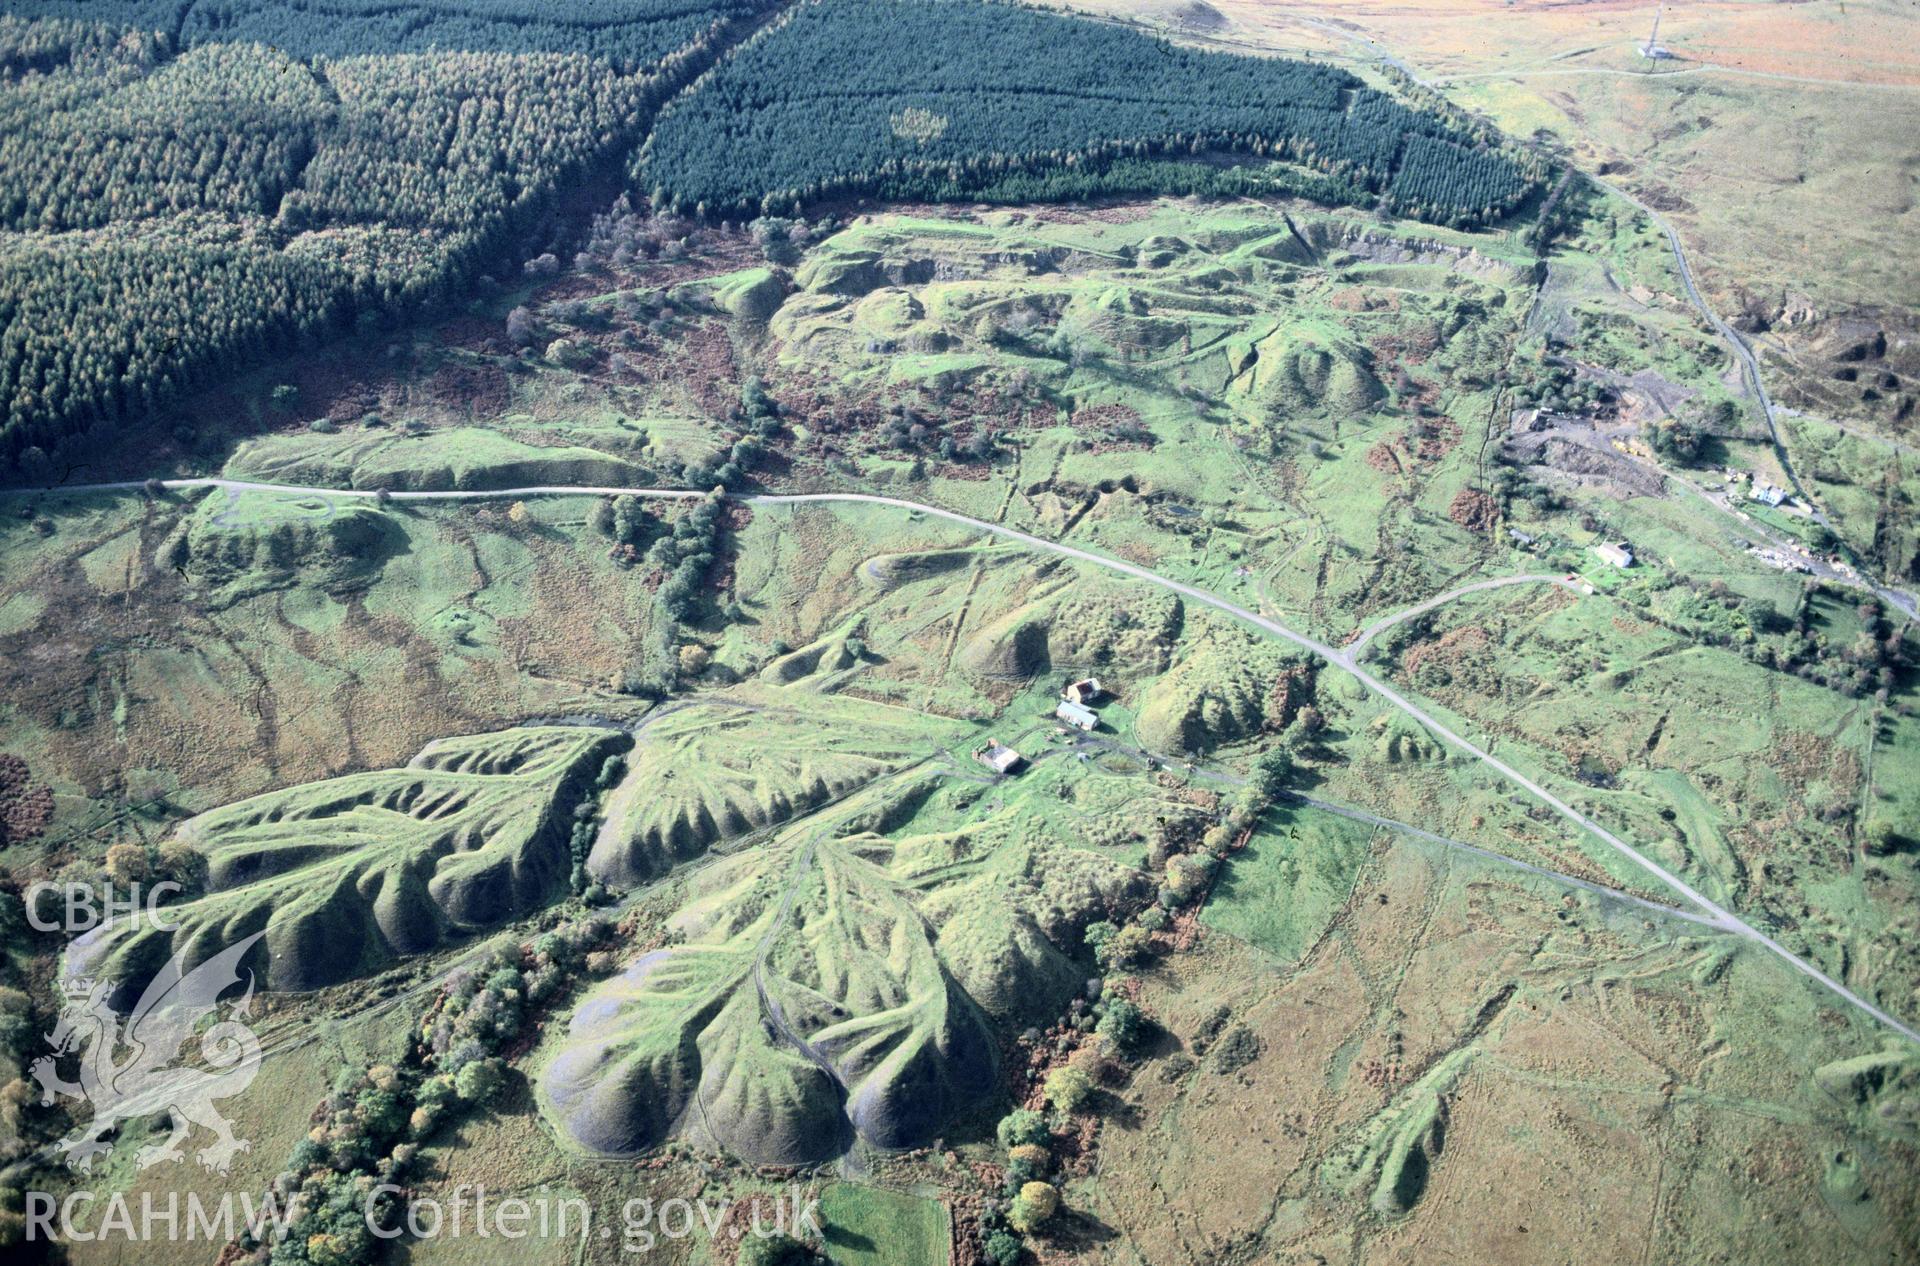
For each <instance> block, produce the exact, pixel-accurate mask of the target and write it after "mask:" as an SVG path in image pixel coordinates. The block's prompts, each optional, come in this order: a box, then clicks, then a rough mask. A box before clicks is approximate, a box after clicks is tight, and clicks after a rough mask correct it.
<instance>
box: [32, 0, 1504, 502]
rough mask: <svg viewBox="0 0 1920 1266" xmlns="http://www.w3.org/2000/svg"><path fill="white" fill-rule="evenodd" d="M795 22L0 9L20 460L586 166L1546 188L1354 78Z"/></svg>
mask: <svg viewBox="0 0 1920 1266" xmlns="http://www.w3.org/2000/svg"><path fill="white" fill-rule="evenodd" d="M778 2H779V0H555V2H553V3H539V2H538V0H278V2H274V0H267V2H265V3H243V0H165V2H159V0H84V2H83V0H0V466H4V465H6V464H8V463H10V462H17V464H18V465H19V466H20V468H21V469H22V470H23V471H27V472H28V473H29V475H30V477H38V476H42V475H46V476H51V475H54V474H57V472H58V470H59V469H61V468H65V467H71V466H74V465H76V464H78V463H81V462H84V461H85V460H86V455H87V454H88V453H89V452H91V451H92V450H93V446H94V445H96V444H98V443H100V442H103V441H105V440H106V439H107V437H110V436H111V434H112V430H113V428H114V427H115V426H116V425H117V424H118V423H119V422H120V421H121V420H123V419H125V418H127V417H129V416H148V415H151V414H153V413H154V412H156V411H158V410H163V409H164V408H165V407H166V406H167V405H168V404H169V403H170V402H171V401H172V400H174V399H175V398H177V396H178V395H179V393H181V392H183V391H186V390H188V389H191V388H192V387H194V386H196V385H197V384H200V383H204V382H206V381H208V380H209V379H211V378H214V377H217V376H220V375H225V374H231V373H234V372H237V371H240V370H242V369H245V368H248V367H250V366H253V365H256V364H258V363H259V362H260V361H261V360H262V359H264V358H268V357H272V356H275V355H279V354H283V353H285V352H288V351H292V350H294V349H295V348H297V347H299V346H301V345H302V344H304V343H311V342H313V341H315V340H319V339H323V338H326V337H330V336H334V335H338V334H340V333H343V332H345V331H347V330H350V329H352V328H354V327H355V326H356V324H357V323H359V322H363V321H366V320H369V319H383V318H386V317H388V316H391V315H394V314H397V313H402V312H406V311H412V310H418V309H420V308H421V307H423V306H432V305H444V304H447V303H449V302H452V301H455V300H457V299H459V298H460V297H461V296H462V295H463V293H465V292H466V290H467V288H468V287H469V286H470V284H471V283H472V282H473V281H474V280H476V279H477V278H478V277H479V276H481V275H482V274H484V273H489V272H493V273H496V274H497V273H498V270H499V269H500V268H501V266H502V262H503V261H502V259H501V256H502V253H503V252H506V251H510V250H513V249H516V248H517V247H518V246H519V245H522V244H524V243H523V240H524V238H525V237H526V235H527V233H528V232H530V231H531V230H532V228H533V226H534V225H536V224H537V223H539V222H540V219H541V217H542V216H544V215H545V214H546V210H547V208H549V207H550V206H551V205H553V201H554V197H555V195H556V194H558V193H559V192H560V191H562V190H564V189H566V188H568V187H570V186H572V185H575V184H577V183H579V182H580V181H581V180H583V179H586V178H588V177H589V176H593V177H595V178H617V177H618V175H619V174H620V173H622V172H628V173H631V172H632V171H634V170H637V171H638V173H639V175H640V182H639V184H638V186H637V187H638V189H640V190H641V191H642V192H649V193H650V192H653V191H654V190H655V189H656V188H657V189H658V190H659V192H660V197H661V198H662V199H663V200H665V201H668V202H674V203H677V204H681V205H683V206H684V207H685V208H686V209H688V210H693V209H696V208H697V207H699V206H701V205H704V207H705V209H706V210H707V211H708V212H709V213H710V214H713V215H715V216H720V215H726V216H729V217H732V216H740V215H745V214H752V213H757V212H759V211H761V210H763V209H773V208H777V209H779V210H782V211H785V210H787V209H788V208H789V207H791V206H792V205H793V204H794V203H796V202H805V201H807V200H810V199H812V198H816V197H821V196H824V195H828V194H835V193H846V192H866V193H872V194H876V195H878V196H881V197H887V198H900V199H922V198H942V197H968V198H980V199H985V200H991V201H999V202H1027V201H1057V200H1061V199H1068V198H1088V197H1095V196H1103V195H1114V194H1130V195H1152V194H1160V193H1178V194H1225V195H1254V196H1267V195H1273V194H1282V193H1291V194H1298V195H1302V196H1307V197H1312V198H1317V199H1320V200H1322V201H1326V202H1346V203H1378V204H1379V205H1382V206H1384V207H1385V208H1387V209H1389V210H1397V211H1401V212H1404V213H1408V214H1413V215H1418V216H1421V217H1424V218H1427V219H1432V220H1436V221H1440V222H1445V223H1472V222H1478V221H1481V220H1484V219H1487V218H1490V217H1492V216H1495V215H1498V214H1501V213H1502V212H1504V211H1506V210H1509V209H1511V208H1512V207H1513V206H1514V205H1515V204H1516V203H1517V202H1518V201H1519V200H1520V199H1521V198H1522V197H1524V196H1525V194H1526V193H1527V191H1528V190H1529V188H1531V187H1532V175H1533V169H1532V168H1531V167H1529V166H1527V165H1526V162H1528V161H1531V160H1519V159H1516V158H1515V157H1514V155H1513V153H1512V152H1511V151H1509V150H1506V149H1502V148H1499V147H1497V146H1495V145H1494V144H1492V140H1493V138H1492V137H1491V136H1490V135H1489V134H1485V133H1477V132H1476V131H1475V128H1474V125H1471V124H1469V123H1467V122H1465V121H1464V120H1462V119H1460V118H1457V117H1453V116H1448V115H1444V114H1441V113H1438V112H1436V111H1433V110H1425V109H1412V108H1409V107H1408V106H1406V105H1404V104H1402V103H1400V102H1398V101H1395V100H1394V99H1392V98H1391V97H1389V96H1387V95H1385V94H1383V93H1380V92H1377V91H1375V90H1373V89H1371V88H1368V87H1367V86H1366V85H1364V84H1363V83H1361V82H1360V81H1359V80H1358V79H1356V78H1354V77H1353V76H1351V75H1349V74H1347V73H1346V72H1344V71H1341V70H1337V69H1334V68H1332V67H1328V66H1320V65H1315V64H1311V63H1307V62H1300V61H1284V60H1277V59H1260V58H1250V57H1238V56H1228V55H1222V54H1211V53H1201V52H1195V51H1192V50H1189V49H1182V48H1177V47H1175V46H1172V45H1169V44H1167V43H1164V42H1162V41H1159V40H1156V39H1152V38H1149V37H1147V36H1145V35H1141V34H1138V33H1136V32H1133V31H1130V30H1126V29H1123V28H1120V27H1116V26H1111V25H1103V24H1099V23H1094V22H1088V21H1084V20H1080V19H1075V18H1068V17H1064V16H1060V15H1057V14H1051V13H1045V12H1040V11H1035V10H1028V9H1022V8H1018V7H1015V6H1013V5H1010V4H1002V3H982V2H980V0H824V2H822V3H805V4H802V5H801V6H800V7H799V8H797V9H795V10H793V11H792V12H791V13H790V14H789V15H787V16H785V17H783V18H782V19H780V20H779V21H777V22H776V24H775V25H773V26H772V27H771V28H770V29H768V30H767V31H765V32H764V33H763V34H761V35H759V36H756V37H754V38H753V39H751V40H750V41H749V42H748V43H747V44H745V45H744V46H739V49H738V53H737V55H734V56H731V57H729V56H728V50H730V49H732V48H734V47H735V46H736V43H737V41H739V40H741V39H742V38H744V37H745V36H746V34H747V33H748V32H749V31H751V30H752V29H753V28H754V25H755V24H756V23H758V22H760V21H761V20H762V15H763V14H765V13H766V12H768V11H770V10H771V9H772V8H773V7H774V6H775V5H776V4H777V3H778ZM716 59H724V60H720V61H719V62H718V65H717V67H716V66H715V62H716ZM709 67H715V68H714V69H712V70H711V71H710V72H709V73H708V74H707V75H706V76H705V77H704V78H702V79H700V80H699V81H698V83H699V86H698V88H697V89H696V90H694V91H692V92H690V93H688V94H686V95H683V96H681V97H680V98H679V100H677V101H676V102H675V103H674V104H673V105H671V106H669V107H668V108H667V110H666V112H665V113H660V107H661V106H662V105H663V103H666V102H668V101H669V100H670V99H671V98H673V97H674V95H675V94H676V93H679V92H681V90H682V89H683V88H685V87H686V86H687V85H688V84H689V83H692V82H694V81H695V79H696V76H700V75H701V74H702V72H703V71H707V70H708V68H709ZM656 114H658V115H659V119H658V127H657V129H656V131H655V135H654V138H653V139H652V140H651V141H649V142H648V143H647V145H646V146H645V147H644V148H643V147H642V142H643V141H645V140H647V134H648V130H649V128H650V127H654V125H655V123H656ZM1207 151H1237V152H1238V153H1240V154H1243V155H1248V156H1250V157H1248V158H1247V159H1246V161H1245V162H1244V163H1243V164H1241V165H1226V164H1222V163H1219V162H1213V161H1207V162H1195V161H1192V160H1193V157H1194V155H1195V154H1198V153H1204V152H1207Z"/></svg>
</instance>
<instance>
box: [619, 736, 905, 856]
mask: <svg viewBox="0 0 1920 1266" xmlns="http://www.w3.org/2000/svg"><path fill="white" fill-rule="evenodd" d="M825 706H826V705H823V707H825ZM843 711H844V712H845V713H847V714H848V715H842V712H843ZM891 712H892V710H890V709H883V708H863V707H860V706H859V705H857V704H855V705H853V706H851V707H849V708H846V709H829V710H828V711H827V713H826V715H824V716H813V715H805V716H802V715H798V714H794V713H791V712H788V711H787V710H786V709H784V708H781V709H762V708H741V707H728V706H723V705H711V706H709V705H700V704H695V705H692V706H688V707H684V708H679V709H676V710H674V711H672V712H669V713H667V714H666V715H664V716H661V717H659V718H658V719H657V720H653V721H650V722H649V723H648V724H647V725H646V726H645V727H644V728H643V729H642V731H641V733H640V736H639V740H638V746H637V747H636V749H635V751H634V753H633V756H632V759H631V760H630V761H629V764H628V772H627V776H626V778H625V779H624V780H623V781H622V782H621V784H620V786H619V787H617V788H616V789H615V790H614V793H613V795H612V796H611V797H609V799H608V802H607V812H606V818H605V821H604V822H603V824H602V826H601V829H600V834H599V836H598V837H597V838H596V839H595V841H594V846H593V851H592V852H591V853H590V854H589V855H588V858H587V870H588V871H589V873H591V874H592V875H593V877H594V878H595V879H598V880H600V881H601V882H602V883H607V884H612V885H614V886H616V887H629V886H632V885H634V884H638V883H642V882H644V881H646V880H648V879H651V878H654V877H656V876H658V875H661V874H664V873H665V872H666V871H668V870H670V869H672V868H673V866H674V865H676V864H677V863H679V862H683V861H687V860H690V859H692V858H695V857H698V856H699V855H700V854H702V853H704V852H706V851H707V849H708V848H710V847H712V846H713V845H715V844H719V843H722V842H724V841H727V840H731V839H735V838H737V837H739V836H741V835H744V834H746V833H748V832H750V831H756V830H760V829H763V828H765V827H770V826H777V825H779V824H780V823H782V822H785V821H787V820H788V819H789V818H792V817H794V816H795V815H796V814H800V813H805V812H807V811H809V810H812V809H816V808H818V807H819V806H821V805H823V804H826V803H828V802H829V801H832V800H837V799H839V798H840V797H841V796H844V795H846V794H847V793H848V792H850V791H852V790H854V789H855V788H858V787H862V786H865V785H866V784H868V783H870V782H872V781H874V780H875V779H876V778H879V777H881V776H882V775H884V774H886V773H889V772H891V771H893V770H895V769H898V768H901V767H902V766H904V765H906V764H908V763H910V762H911V761H913V760H916V759H918V758H919V757H920V756H922V755H924V754H925V752H926V751H927V749H928V747H929V743H928V741H927V731H926V729H924V728H913V727H908V726H904V725H902V724H901V723H900V722H899V721H898V720H897V718H896V717H895V716H893V715H889V713H891ZM852 714H858V715H857V716H856V715H852Z"/></svg>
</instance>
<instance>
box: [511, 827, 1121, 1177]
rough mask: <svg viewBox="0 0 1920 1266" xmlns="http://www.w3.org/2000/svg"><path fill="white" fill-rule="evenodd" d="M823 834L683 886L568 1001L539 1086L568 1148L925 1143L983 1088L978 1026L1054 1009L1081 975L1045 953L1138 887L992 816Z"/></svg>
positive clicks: (793, 833)
mask: <svg viewBox="0 0 1920 1266" xmlns="http://www.w3.org/2000/svg"><path fill="white" fill-rule="evenodd" d="M901 794H911V792H910V790H906V789H903V790H902V792H901ZM826 834H827V831H826V829H825V828H823V827H818V826H813V825H811V824H805V823H803V824H800V825H797V826H795V827H793V828H792V829H791V830H789V831H788V832H787V833H786V835H784V836H783V837H782V838H780V839H779V840H777V841H775V842H773V843H771V844H768V845H765V846H762V847H759V848H755V849H751V850H748V851H745V852H742V853H740V854H739V855H737V856H733V857H729V858H727V859H726V860H724V861H722V862H719V863H718V864H716V865H714V866H711V867H709V868H707V869H706V870H704V871H701V872H699V874H698V875H697V876H696V877H695V878H694V880H693V881H692V882H691V884H690V890H689V891H690V895H689V900H688V902H687V903H686V904H685V905H684V906H683V907H682V908H681V910H680V911H679V912H678V913H677V914H676V915H675V916H674V918H673V919H672V921H671V922H670V924H669V930H670V932H671V934H672V937H671V942H672V943H671V944H670V945H669V946H668V947H667V948H665V949H661V950H656V951H654V952H652V953H649V954H645V955H643V956H642V957H640V958H639V959H638V960H636V961H635V962H634V963H633V964H632V965H630V966H629V967H628V969H627V970H626V972H625V973H624V974H623V975H621V976H620V977H618V978H617V979H615V980H613V981H610V982H609V983H607V984H606V985H604V986H602V987H600V988H599V989H598V990H596V991H595V992H594V993H593V994H591V995H589V996H588V997H587V999H586V1000H585V1001H584V1002H583V1003H582V1004H581V1006H580V1008H579V1009H578V1011H577V1012H576V1013H575V1015H574V1017H573V1020H572V1023H571V1026H570V1029H569V1032H568V1037H567V1041H566V1043H565V1045H564V1046H563V1047H562V1048H561V1050H560V1051H559V1053H558V1054H557V1055H556V1056H555V1057H554V1059H553V1062H552V1063H551V1064H550V1065H549V1066H548V1067H547V1068H546V1070H545V1071H544V1072H543V1073H542V1074H541V1076H540V1077H539V1079H538V1080H539V1084H540V1086H541V1092H542V1094H543V1095H544V1097H545V1106H546V1108H547V1110H549V1111H550V1112H551V1113H552V1114H553V1115H554V1116H555V1117H556V1119H557V1120H558V1121H559V1123H560V1124H561V1126H562V1128H564V1129H565V1131H566V1132H567V1133H568V1134H569V1135H571V1136H572V1137H573V1139H575V1140H576V1141H577V1142H578V1143H580V1144H581V1145H582V1146H583V1147H585V1148H587V1149H589V1150H591V1151H593V1152H596V1153H600V1154H606V1155H634V1154H637V1153H641V1152H644V1151H647V1150H649V1149H651V1148H654V1147H657V1146H659V1145H660V1144H662V1143H664V1142H666V1141H667V1140H668V1139H670V1138H683V1139H686V1140H689V1141H691V1142H693V1143H695V1144H697V1145H699V1146H703V1147H714V1148H720V1149H724V1150H726V1151H729V1152H732V1153H734V1154H735V1155H738V1156H741V1157H744V1158H746V1159H749V1160H752V1161H755V1162H760V1163H793V1164H797V1163H811V1162H817V1161H822V1160H826V1159H829V1158H831V1157H833V1156H836V1155H839V1154H840V1153H842V1152H844V1151H845V1150H846V1149H847V1148H848V1147H849V1146H850V1145H851V1144H852V1142H853V1140H855V1139H856V1138H858V1139H861V1140H864V1141H865V1142H867V1143H870V1144H872V1145H874V1146H878V1147H886V1148H898V1147H911V1146H918V1145H922V1144H925V1143H926V1142H928V1141H930V1140H931V1139H933V1138H935V1137H937V1136H938V1134H939V1133H940V1131H941V1130H942V1129H943V1128H944V1127H945V1126H946V1125H947V1123H948V1122H950V1121H951V1120H952V1119H953V1117H954V1116H955V1114H957V1113H958V1112H960V1111H962V1110H963V1109H965V1108H966V1107H967V1106H968V1105H969V1104H970V1103H972V1102H974V1101H975V1100H976V1099H977V1098H978V1097H979V1096H980V1095H982V1094H984V1093H987V1092H988V1091H989V1089H990V1088H991V1086H992V1085H993V1079H994V1067H995V1058H994V1054H993V1052H994V1041H993V1037H992V1028H991V1025H990V1021H995V1020H997V1021H1001V1022H1004V1023H1008V1024H1030V1023H1034V1022H1036V1021H1038V1020H1039V1019H1041V1018H1043V1017H1045V1016H1047V1015H1051V1014H1055V1013H1057V1011H1058V1008H1059V1007H1060V1006H1062V1005H1064V1003H1065V1001H1066V998H1067V997H1068V996H1070V995H1071V994H1072V992H1073V991H1074V990H1075V989H1077V988H1078V987H1079V986H1080V984H1081V982H1082V981H1083V980H1084V979H1085V971H1086V969H1085V968H1083V967H1080V966H1077V965H1076V964H1075V963H1074V961H1073V960H1072V959H1071V958H1069V957H1068V955H1067V953H1066V951H1065V950H1064V949H1063V948H1062V947H1063V946H1070V945H1078V944H1079V939H1080V933H1081V930H1082V929H1083V928H1084V927H1085V925H1086V924H1087V923H1088V922H1091V921H1092V920H1093V919H1095V918H1098V917H1104V912H1105V911H1106V910H1108V909H1109V908H1110V906H1111V903H1112V902H1113V901H1116V900H1119V899H1122V898H1125V897H1128V896H1133V897H1138V896H1140V895H1141V894H1142V893H1143V891H1144V888H1143V885H1144V880H1143V878H1142V877H1141V876H1140V875H1139V873H1138V872H1136V871H1133V870H1131V869H1130V868H1128V867H1126V866H1123V865H1121V864H1119V863H1117V862H1113V861H1111V860H1109V859H1107V858H1104V857H1101V856H1099V855H1096V854H1093V853H1091V852H1085V851H1082V850H1077V849H1072V848H1068V847H1065V846H1062V845H1059V844H1055V843H1052V842H1050V841H1040V840H1033V839H1027V838H1025V836H1024V834H1023V831H1022V828H1021V827H1020V826H1019V825H1018V824H1017V823H1016V822H1014V821H1012V820H1006V821H1000V822H996V823H992V824H989V825H987V826H986V827H985V828H983V829H980V830H977V831H975V830H969V831H966V832H961V833H957V834H943V835H937V836H920V837H912V838H908V839H902V840H899V841H890V840H887V839H884V838H882V837H879V836H876V835H871V834H866V833H862V834H858V835H853V836H847V837H843V838H840V839H827V838H821V837H822V836H824V835H826Z"/></svg>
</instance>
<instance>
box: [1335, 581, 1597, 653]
mask: <svg viewBox="0 0 1920 1266" xmlns="http://www.w3.org/2000/svg"><path fill="white" fill-rule="evenodd" d="M1508 585H1558V586H1560V587H1561V588H1562V589H1565V590H1566V591H1567V592H1568V593H1578V592H1580V590H1579V586H1577V585H1575V584H1574V583H1573V582H1572V581H1570V580H1568V579H1567V578H1566V577H1565V576H1558V575H1554V576H1541V575H1528V576H1496V577H1494V578H1493V579H1492V580H1476V581H1475V582H1473V583H1472V584H1470V585H1461V586H1460V587H1459V588H1458V589H1449V590H1447V591H1446V592H1445V593H1442V594H1435V595H1434V596H1433V597H1431V598H1428V599H1427V600H1426V601H1425V602H1422V603H1420V604H1418V605H1417V606H1411V607H1408V608H1407V609H1406V610H1404V611H1396V612H1394V613H1393V614H1392V615H1388V616H1382V617H1381V618H1380V619H1378V620H1375V621H1374V622H1373V623H1372V624H1369V625H1368V626H1367V627H1366V628H1364V629H1362V630H1360V633H1359V635H1358V636H1357V637H1353V638H1350V639H1348V641H1347V645H1346V648H1345V649H1346V652H1347V654H1349V655H1352V656H1354V657H1355V658H1356V659H1357V658H1359V657H1360V656H1361V655H1362V654H1363V653H1364V652H1365V651H1366V649H1367V643H1369V642H1371V641H1372V640H1373V639H1374V638H1375V637H1377V636H1379V635H1380V634H1382V633H1384V632H1386V631H1387V630H1388V629H1390V628H1392V627H1393V626H1394V625H1396V624H1402V623H1405V622H1406V621H1408V620H1411V619H1413V618H1414V617H1415V616H1420V615H1425V614H1426V613H1427V612H1429V611H1432V610H1433V609H1434V608H1436V607H1443V606H1445V605H1446V604H1447V603H1449V602H1452V601H1453V600H1454V599H1455V598H1464V597H1465V596H1466V595H1468V594H1470V593H1484V592H1486V591H1487V590H1489V589H1504V588H1506V587H1507V586H1508Z"/></svg>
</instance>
